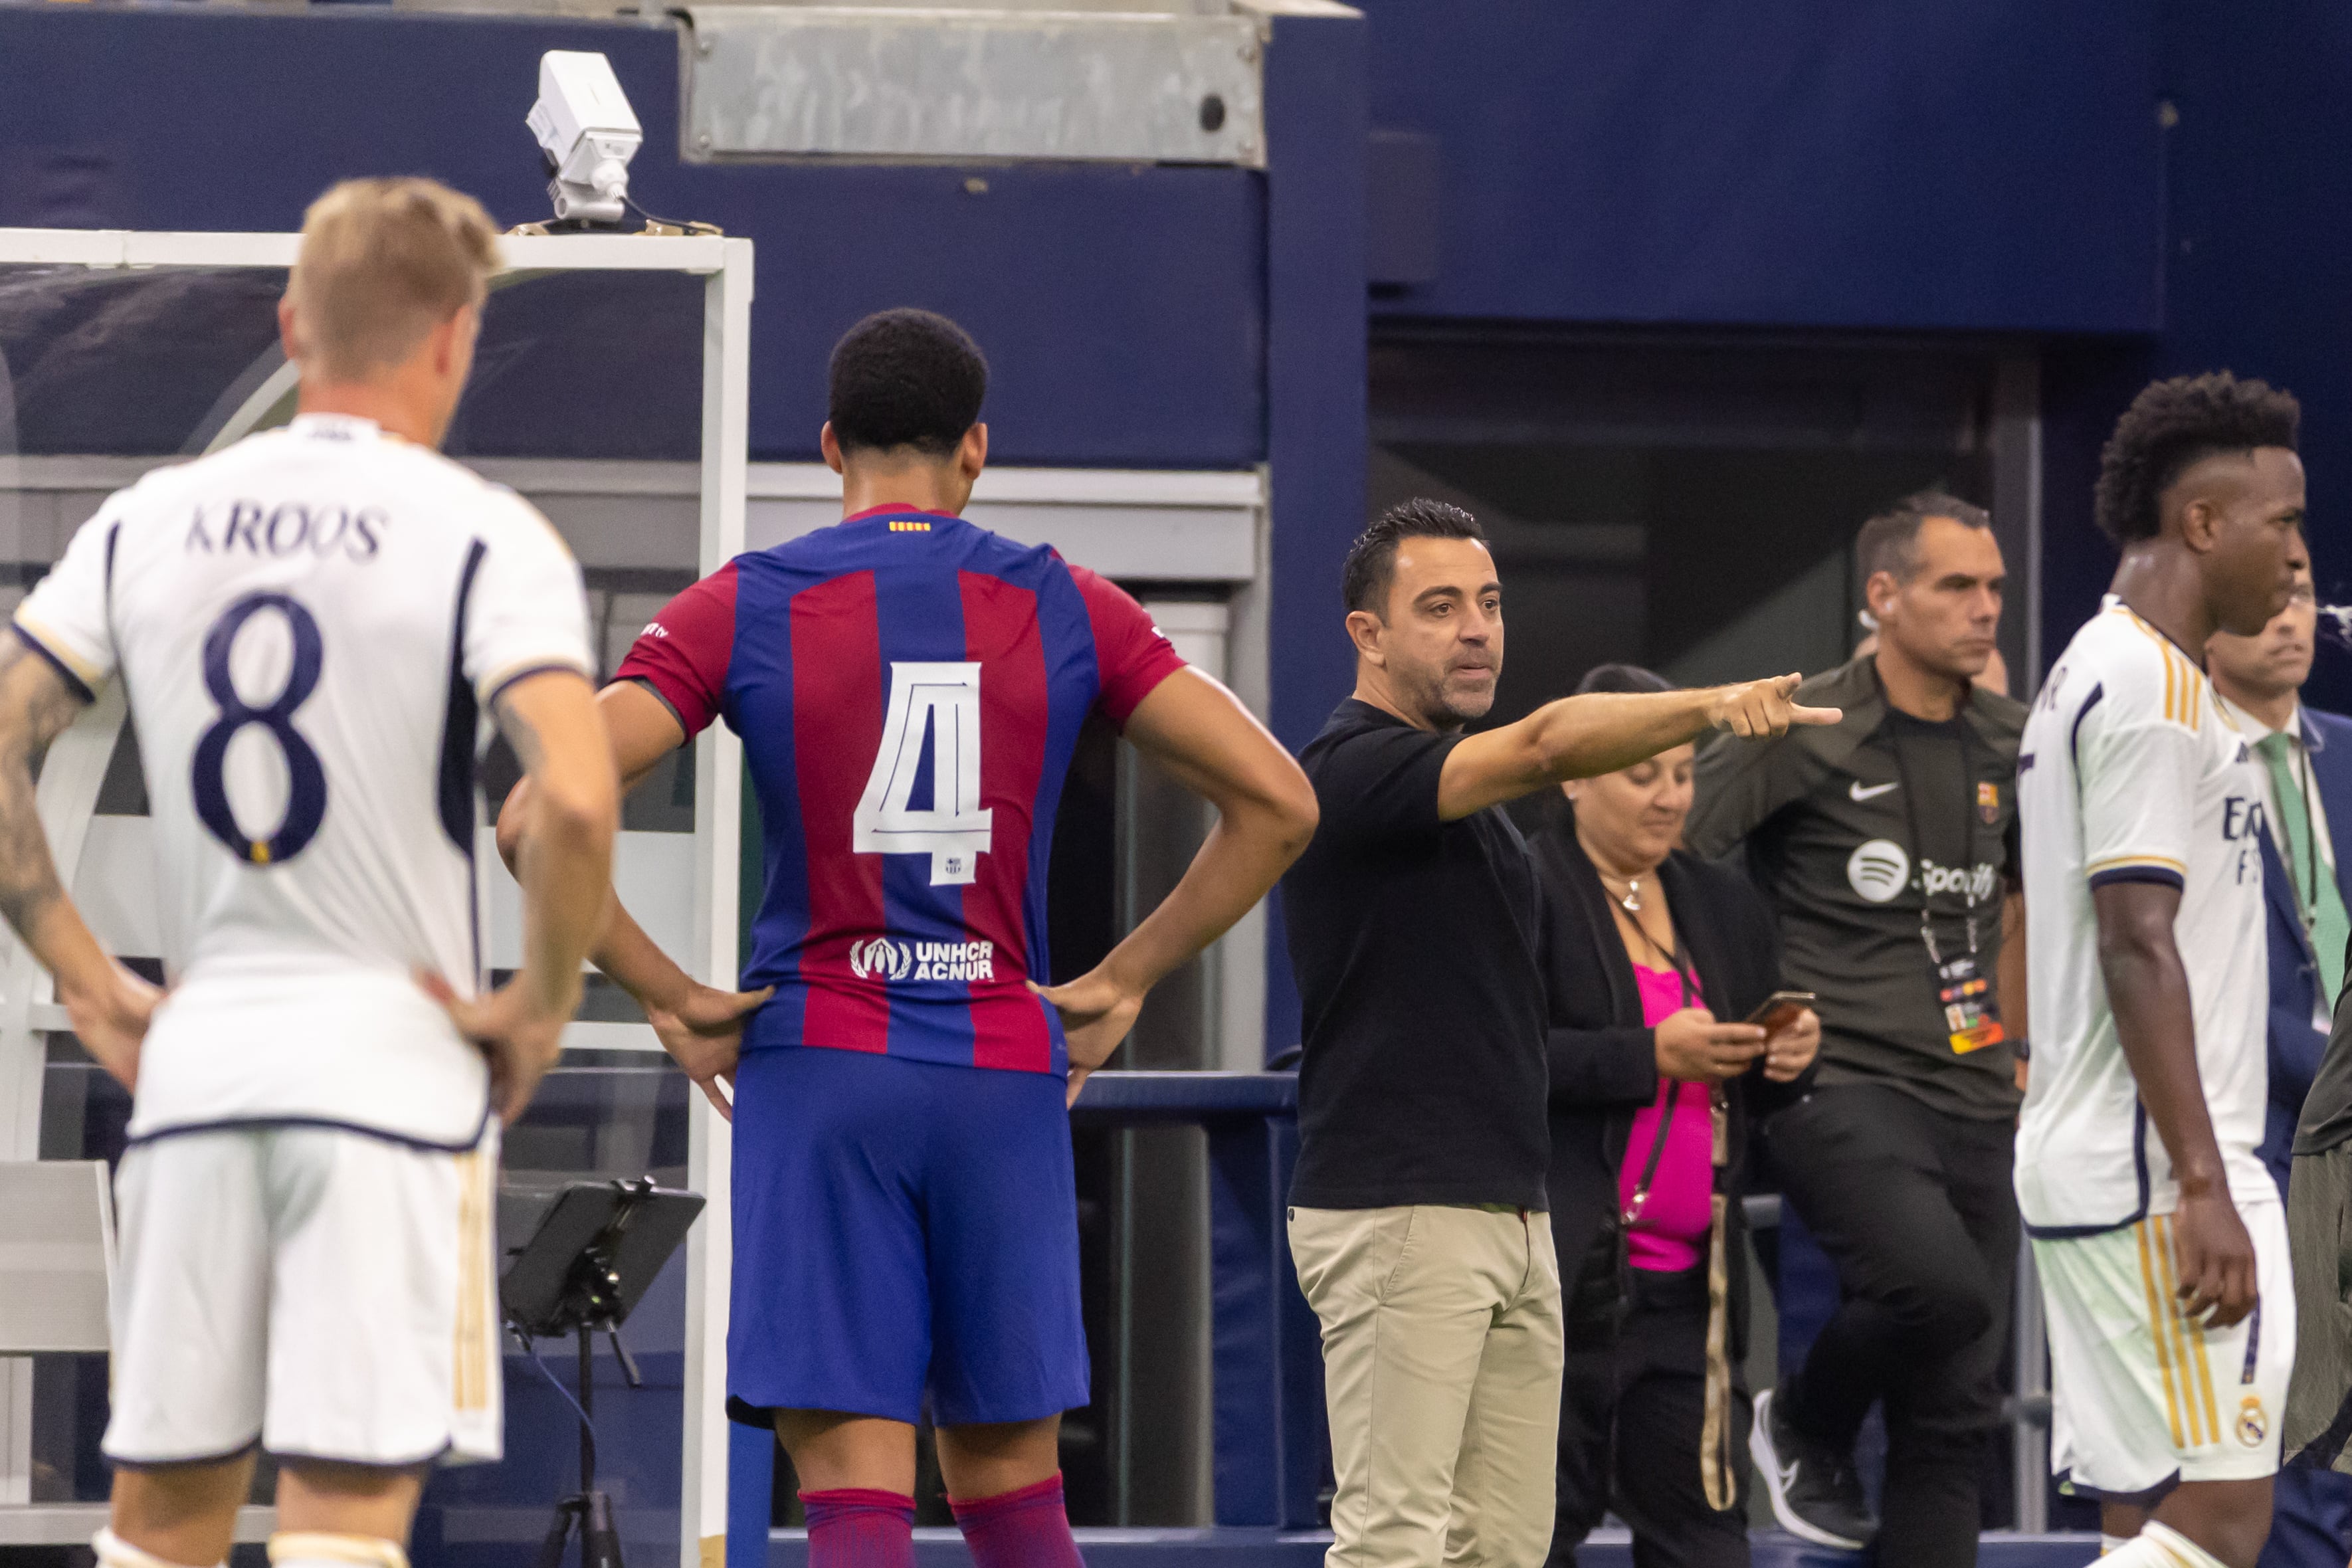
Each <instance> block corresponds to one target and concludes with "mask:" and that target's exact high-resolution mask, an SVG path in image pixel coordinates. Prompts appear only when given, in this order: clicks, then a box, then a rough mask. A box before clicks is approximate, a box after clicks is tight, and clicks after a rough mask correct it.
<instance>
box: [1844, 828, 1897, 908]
mask: <svg viewBox="0 0 2352 1568" xmlns="http://www.w3.org/2000/svg"><path fill="white" fill-rule="evenodd" d="M1845 879H1846V881H1847V882H1848V883H1849V884H1851V885H1852V887H1853V890H1854V891H1855V892H1856V893H1859V894H1860V895H1861V896H1862V897H1864V898H1865V899H1868V900H1870V901H1871V902H1872V903H1874V904H1883V903H1885V902H1886V901H1887V900H1890V899H1893V898H1894V897H1895V895H1897V894H1899V893H1900V892H1902V891H1903V887H1904V884H1905V883H1906V882H1908V881H1910V879H1911V856H1910V852H1909V851H1908V850H1906V849H1905V848H1904V847H1903V846H1901V845H1900V844H1897V843H1895V840H1893V839H1892V838H1874V839H1872V840H1871V841H1870V842H1869V843H1867V844H1864V845H1863V846H1862V847H1860V848H1858V849H1856V850H1855V851H1854V852H1853V854H1852V855H1849V856H1848V857H1846V862H1845Z"/></svg>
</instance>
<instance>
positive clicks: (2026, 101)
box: [1275, 0, 2352, 375]
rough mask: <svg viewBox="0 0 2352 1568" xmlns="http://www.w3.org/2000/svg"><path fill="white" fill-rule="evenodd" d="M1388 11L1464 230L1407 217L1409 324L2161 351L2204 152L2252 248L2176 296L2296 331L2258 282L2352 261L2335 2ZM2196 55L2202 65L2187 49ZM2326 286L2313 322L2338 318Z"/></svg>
mask: <svg viewBox="0 0 2352 1568" xmlns="http://www.w3.org/2000/svg"><path fill="white" fill-rule="evenodd" d="M1366 10H1367V13H1368V15H1369V16H1370V30H1371V46H1372V47H1371V79H1372V112H1373V119H1374V121H1375V122H1376V123H1378V124H1379V125H1381V126H1382V127H1383V128H1394V129H1396V130H1400V131H1411V132H1420V133H1423V134H1425V135H1427V136H1429V137H1431V138H1433V140H1434V141H1435V142H1436V143H1437V150H1438V155H1439V158H1440V160H1441V178H1440V181H1439V182H1438V196H1437V200H1436V202H1435V203H1434V204H1433V205H1434V207H1435V210H1433V211H1425V212H1423V213H1419V214H1410V213H1402V212H1401V213H1399V214H1398V215H1397V216H1398V217H1399V219H1400V220H1401V221H1406V222H1417V223H1419V224H1421V225H1423V226H1430V227H1433V228H1434V229H1435V231H1436V237H1437V238H1436V243H1437V247H1438V252H1439V255H1438V267H1437V275H1436V277H1435V278H1434V279H1432V280H1430V281H1429V282H1427V283H1425V284H1422V285H1418V286H1414V287H1409V288H1403V289H1395V290H1392V291H1391V292H1390V293H1388V294H1387V295H1386V296H1385V297H1384V298H1383V299H1382V300H1381V301H1380V302H1379V304H1378V307H1377V308H1378V309H1380V310H1382V311H1383V312H1384V313H1389V314H1393V315H1395V316H1400V317H1412V318H1421V319H1423V320H1426V319H1429V318H1439V319H1450V320H1452V321H1463V322H1465V323H1467V322H1476V323H1478V324H1480V325H1482V326H1483V325H1485V324H1486V323H1487V322H1491V321H1495V320H1497V319H1506V320H1515V321H1520V322H1528V321H1559V322H1572V323H1575V324H1576V325H1578V326H1587V325H1590V324H1592V323H1597V322H1740V323H1747V324H1753V325H1767V324H1769V325H1788V326H1798V325H1808V326H1828V327H1872V328H1878V327H1892V326H1896V325H1898V324H1899V325H1901V326H1903V327H1906V328H1946V329H1962V330H1973V331H1985V330H1996V331H1998V330H2014V331H2025V332H2068V331H2075V332H2082V331H2096V332H2115V331H2157V330H2158V329H2159V328H2161V327H2162V326H2163V325H2164V324H2165V314H2166V310H2167V308H2168V305H2169V304H2170V303H2171V300H2172V299H2174V298H2177V296H2175V295H2173V294H2172V293H2171V291H2170V290H2168V289H2167V287H2166V284H2165V281H2164V271H2165V251H2166V248H2167V246H2166V241H2167V239H2168V237H2187V236H2189V234H2190V232H2191V231H2189V230H2188V229H2186V228H2183V227H2179V226H2175V225H2168V222H2167V215H2166V205H2167V197H2168V195H2172V196H2173V197H2174V199H2175V200H2176V201H2177V200H2178V199H2179V198H2178V193H2179V189H2180V183H2181V177H2182V171H2183V168H2184V166H2185V165H2187V164H2188V161H2189V158H2190V157H2191V156H2192V153H2191V149H2193V148H2210V147H2215V146H2221V147H2225V148H2228V150H2229V153H2231V154H2232V155H2231V156H2229V157H2228V158H2227V160H2226V166H2225V167H2222V168H2220V169H2216V170H2214V171H2213V173H2214V174H2215V175H2216V177H2215V178H2214V179H2213V180H2212V182H2211V184H2210V186H2208V187H2206V194H2207V195H2208V197H2209V199H2210V201H2211V203H2212V206H2213V211H2214V215H2215V216H2216V217H2217V218H2219V219H2220V220H2221V221H2220V222H2219V223H2218V224H2216V225H2215V226H2213V227H2212V228H2210V229H2200V230H2198V231H2196V232H2195V238H2196V248H2195V254H2194V256H2193V258H2192V257H2191V256H2190V255H2189V247H2188V246H2186V245H2182V246H2179V247H2178V248H2179V252H2180V256H2179V258H2176V261H2175V268H2176V275H2177V274H2178V272H2179V271H2181V270H2187V269H2188V268H2189V267H2196V268H2200V269H2204V270H2206V271H2208V272H2209V273H2210V275H2211V276H2212V277H2213V278H2214V279H2215V280H2216V282H2217V283H2219V284H2221V286H2223V287H2226V288H2228V289H2230V297H2229V301H2228V310H2229V312H2230V314H2231V316H2232V317H2242V316H2244V315H2246V314H2247V313H2249V311H2262V310H2277V309H2278V308H2279V307H2278V306H2277V305H2276V304H2274V303H2272V302H2270V301H2263V302H2262V303H2259V304H2258V303H2255V302H2254V301H2252V300H2249V299H2248V297H2247V294H2248V289H2247V284H2248V283H2249V282H2250V281H2251V279H2252V278H2253V277H2256V276H2259V277H2261V278H2262V279H2263V283H2262V284H2260V285H2256V286H2255V287H2256V288H2258V289H2262V290H2263V291H2264V292H2267V291H2268V289H2269V288H2270V287H2271V286H2272V284H2273V280H2274V282H2275V285H2276V287H2278V288H2280V289H2285V290H2294V289H2299V288H2303V287H2305V282H2304V279H2303V278H2302V277H2301V276H2300V275H2302V274H2305V273H2307V272H2308V271H2309V270H2310V269H2308V268H2301V267H2298V266H2297V265H2296V258H2298V257H2299V256H2303V255H2307V254H2310V249H2309V247H2310V246H2311V244H2312V242H2313V241H2314V240H2315V239H2319V238H2320V237H2321V236H2322V235H2323V234H2324V235H2325V239H2324V240H2322V247H2323V248H2324V249H2326V250H2327V251H2328V252H2329V253H2333V254H2341V245H2340V242H2337V241H2338V237H2339V236H2340V235H2341V234H2342V232H2343V231H2344V228H2345V226H2346V222H2345V218H2344V217H2343V216H2342V214H2343V211H2344V203H2343V200H2342V195H2343V192H2344V190H2345V189H2346V187H2347V184H2352V177H2347V172H2346V171H2345V170H2344V169H2343V168H2342V167H2341V164H2342V163H2343V160H2341V159H2331V158H2330V157H2329V156H2328V150H2330V149H2333V148H2337V147H2341V146H2342V145H2343V144H2344V129H2345V126H2346V123H2347V121H2352V110H2347V105H2346V99H2347V94H2346V92H2345V91H2344V87H2345V79H2346V74H2347V68H2346V64H2345V62H2346V60H2347V54H2346V47H2347V42H2352V38H2347V26H2346V23H2345V13H2344V10H2343V7H2342V6H2341V5H2336V4H2333V3H2332V0H2297V3H2289V0H2277V3H2275V4H2273V5H2263V6H2257V7H2235V6H2210V5H2208V6H2200V5H2188V6H2165V5H2049V4H2047V3H2046V0H1906V4H1904V5H1896V6H1880V5H1869V4H1857V3H1856V0H1788V3H1786V4H1780V5H1762V6H1757V5H1655V4H1653V3H1651V0H1580V3H1579V4H1577V5H1548V4H1543V3H1541V0H1532V3H1531V0H1517V3H1513V4H1501V5H1478V6H1473V7H1465V6H1463V5H1460V4H1458V0H1381V3H1380V4H1378V5H1370V6H1368V7H1366ZM2257 13H2259V20H2257V16H2256V14H2257ZM2192 30H2195V31H2198V32H2201V33H2203V34H2204V35H2205V36H2204V37H2198V38H2196V39H2195V40H2194V44H2193V47H2182V46H2181V43H2180V42H2179V41H2178V40H2177V39H2175V38H2168V37H2166V36H2165V35H2166V34H2167V33H2171V34H2175V35H2179V34H2184V33H2189V32H2191V31H2192ZM2217 65H2218V66H2219V67H2220V68H2217ZM2159 98H2169V99H2173V100H2177V101H2178V102H2179V106H2180V108H2181V110H2183V112H2182V115H2181V119H2182V120H2183V121H2184V122H2185V123H2184V124H2183V125H2182V126H2181V127H2180V129H2179V131H2178V132H2173V133H2168V132H2165V131H2164V130H2163V129H2162V128H2161V127H2160V125H2159V123H2158V117H2157V115H2156V113H2155V112H2154V110H2153V106H2154V105H2155V103H2156V101H2157V100H2158V99H2159ZM2225 104H2226V105H2228V106H2229V107H2228V110H2227V111H2226V112H2220V113H2213V112H2210V110H2214V109H2219V108H2220V107H2221V106H2222V105H2225ZM2199 106H2204V107H2205V108H2207V109H2208V110H2209V112H2208V113H2207V114H2205V115H2203V116H2200V114H2199V113H2198V108H2199ZM2231 142H2236V143H2237V145H2236V146H2231ZM1275 145H1276V146H1277V147H1278V146H1279V145H1280V141H1279V138H1278V137H1277V138H1276V142H1275ZM2256 170H2260V171H2262V174H2263V178H2262V188H2263V190H2265V191H2272V192H2277V193H2281V195H2282V197H2283V199H2280V200H2277V201H2272V202H2257V203H2253V204H2251V205H2252V207H2253V209H2254V210H2252V212H2250V213H2247V214H2245V215H2244V216H2245V220H2246V221H2247V223H2248V226H2252V228H2253V229H2254V230H2255V232H2256V233H2257V234H2261V235H2263V236H2264V237H2273V236H2274V237H2276V238H2277V239H2279V240H2283V241H2285V242H2286V243H2284V244H2280V245H2278V246H2277V247H2276V248H2275V249H2274V250H2273V252H2272V253H2271V254H2269V255H2264V256H2262V257H2261V258H2260V260H2261V263H2262V264H2263V266H2262V270H2261V271H2260V272H2259V273H2257V272H2256V271H2255V268H2254V267H2253V266H2252V265H2249V264H2247V263H2246V262H2244V261H2242V260H2240V259H2239V258H2238V253H2239V251H2240V250H2241V247H2242V244H2243V241H2242V238H2241V237H2240V226H2241V224H2240V220H2239V218H2238V216H2237V215H2238V212H2239V209H2240V208H2241V207H2242V206H2245V205H2248V204H2246V203H2245V200H2244V195H2243V191H2244V186H2243V184H2242V182H2243V181H2245V180H2246V179H2247V178H2249V177H2250V176H2251V175H2252V173H2253V171H2256ZM2289 170H2293V171H2294V173H2293V174H2289V173H2288V171H2289ZM2305 170H2309V171H2311V175H2309V176H2305ZM2199 172H2200V173H2201V172H2202V171H2201V170H2200V171H2199ZM2298 176H2300V177H2298ZM2289 192H2293V193H2294V195H2292V196H2287V195H2285V193H2289ZM2313 198H2317V199H2316V200H2314V199H2313ZM1927 234H1933V235H1935V236H1937V239H1936V241H1935V242H1934V243H1932V244H1927V245H1923V244H1921V243H1919V237H1921V236H1923V235H1927ZM2225 237H2226V238H2225ZM2330 242H2337V243H2330ZM2209 251H2210V252H2211V253H2214V254H2215V258H2214V259H2210V260H2209V259H2208V256H2209ZM2308 287H2309V288H2310V289H2312V291H2313V297H2314V304H2315V306H2316V310H2315V312H2314V313H2313V314H2312V315H2310V316H2308V317H2306V318H2305V319H2326V311H2327V310H2329V308H2330V307H2329V306H2328V305H2327V304H2326V303H2324V302H2321V300H2322V293H2321V290H2322V287H2323V286H2321V285H2319V284H2318V282H2317V280H2316V279H2311V280H2310V282H2309V285H2308ZM2298 303H2300V301H2298ZM2281 319H2282V320H2291V319H2294V317H2291V316H2282V317H2281ZM2303 335H2304V336H2305V338H2306V339H2316V340H2324V342H2323V341H2313V342H2310V343H2309V348H2308V351H2307V352H2308V353H2310V354H2311V355H2312V356H2313V357H2321V356H2326V355H2329V354H2333V355H2334V357H2336V359H2338V360H2339V361H2340V360H2343V359H2344V358H2345V357H2346V356H2345V354H2344V353H2343V348H2342V342H2343V340H2342V337H2341V336H2340V333H2339V332H2336V331H2329V332H2326V333H2309V332H2306V333H2305V334H2303ZM2215 363H2229V362H2228V361H2226V360H2222V361H2217V362H2215ZM2200 368H2201V367H2200ZM2240 368H2241V369H2242V370H2243V369H2245V368H2246V367H2245V366H2244V365H2242V364H2241V365H2240ZM2337 374H2339V375H2341V374H2343V373H2342V372H2338V373H2337Z"/></svg>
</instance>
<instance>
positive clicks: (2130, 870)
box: [2074, 641, 2209, 888]
mask: <svg viewBox="0 0 2352 1568" xmlns="http://www.w3.org/2000/svg"><path fill="white" fill-rule="evenodd" d="M2116 651H2117V652H2118V653H2119V654H2120V655H2121V657H2118V658H2110V659H2106V660H2104V661H2102V662H2104V663H2105V664H2106V665H2107V667H2108V668H2106V669H2105V671H2104V672H2103V673H2102V675H2101V678H2100V683H2099V685H2100V694H2099V697H2098V699H2097V700H2096V702H2095V704H2094V705H2093V706H2092V707H2091V708H2090V710H2089V711H2087V712H2085V713H2084V714H2083V716H2082V719H2081V721H2080V725H2079V730H2078V732H2077V734H2076V737H2075V764H2074V766H2075V776H2076V780H2077V782H2078V784H2079V785H2080V787H2081V790H2082V812H2083V870H2084V875H2085V876H2086V877H2087V878H2088V879H2089V880H2090V884H2091V886H2093V887H2098V886H2100V885H2102V884H2103V883H2106V882H2125V881H2139V882H2162V883H2165V884H2168V886H2171V887H2175V888H2179V887H2181V886H2183V885H2184V883H2185V881H2186V879H2187V876H2188V869H2189V849H2190V845H2191V842H2192V840H2193V837H2194V835H2195V831H2196V826H2197V820H2198V818H2197V797H2198V781H2199V779H2200V777H2201V776H2202V774H2203V772H2204V757H2205V747H2204V744H2203V742H2201V741H2200V739H2199V738H2198V730H2197V726H2198V723H2199V721H2200V719H2201V717H2202V714H2201V711H2200V710H2202V708H2203V707H2204V705H2205V703H2206V702H2207V700H2209V699H2208V698H2207V697H2206V695H2205V692H2204V682H2203V679H2202V677H2200V675H2199V674H2198V672H2197V671H2196V670H2195V669H2194V668H2192V667H2191V666H2190V665H2189V661H2188V659H2187V658H2185V657H2184V656H2183V655H2182V654H2180V653H2179V650H2177V649H2175V648H2173V647H2170V646H2169V645H2167V644H2163V643H2160V642H2155V641H2150V642H2148V643H2147V646H2146V647H2137V646H2129V645H2126V647H2122V648H2119V649H2117V650H2116Z"/></svg>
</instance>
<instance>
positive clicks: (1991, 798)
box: [1977, 783, 2000, 827]
mask: <svg viewBox="0 0 2352 1568" xmlns="http://www.w3.org/2000/svg"><path fill="white" fill-rule="evenodd" d="M1977 815H1978V816H1979V817H1982V818H1983V819H1984V825H1985V826H1987V827H1990V826H1992V825H1993V824H1994V823H1996V822H1999V821H2000V785H1999V784H1991V783H1986V784H1979V785H1977Z"/></svg>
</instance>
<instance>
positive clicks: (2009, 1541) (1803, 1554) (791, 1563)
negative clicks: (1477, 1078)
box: [728, 1528, 2099, 1568]
mask: <svg viewBox="0 0 2352 1568" xmlns="http://www.w3.org/2000/svg"><path fill="white" fill-rule="evenodd" d="M1076 1535H1077V1538H1078V1551H1079V1552H1080V1554H1081V1555H1083V1556H1084V1557H1085V1558H1086V1560H1087V1568H1318V1564H1320V1563H1322V1561H1323V1553H1324V1552H1326V1551H1327V1550H1328V1548H1329V1547H1330V1544H1331V1537H1330V1535H1329V1533H1328V1531H1311V1532H1310V1531H1272V1530H1238V1529H1228V1528H1219V1529H1214V1530H1081V1531H1076ZM1751 1539H1752V1541H1753V1542H1754V1547H1753V1550H1754V1554H1755V1555H1754V1568H1859V1565H1860V1563H1862V1559H1861V1558H1860V1557H1858V1556H1856V1555H1855V1554H1853V1553H1852V1552H1823V1551H1822V1550H1821V1549H1820V1548H1819V1547H1813V1546H1807V1545H1806V1544H1805V1543H1804V1542H1801V1541H1798V1540H1796V1539H1795V1538H1794V1537H1792V1536H1788V1535H1782V1534H1780V1533H1779V1532H1778V1531H1769V1532H1761V1533H1759V1534H1757V1535H1755V1536H1754V1537H1752V1538H1751ZM2098 1551H2099V1538H2098V1537H2097V1536H2095V1535H2007V1534H1993V1535H1987V1536H1986V1537H1984V1539H1983V1542H1982V1544H1981V1545H1980V1546H1979V1548H1978V1552H1977V1563H1978V1568H2083V1565H2084V1563H2089V1562H2090V1561H2091V1560H2092V1559H2093V1558H2094V1557H2095V1556H2097V1555H2098ZM1576 1561H1577V1568H1632V1563H1633V1549H1632V1547H1631V1546H1630V1545H1629V1544H1628V1543H1627V1542H1626V1539H1625V1532H1624V1531H1622V1530H1606V1531H1599V1532H1597V1533H1596V1534H1595V1535H1594V1537H1593V1538H1592V1539H1591V1541H1589V1542H1586V1543H1585V1544H1584V1545H1583V1546H1581V1547H1580V1548H1578V1550H1577V1553H1576ZM915 1562H916V1563H917V1565H918V1568H971V1552H968V1551H966V1550H965V1548H964V1544H963V1538H962V1537H961V1536H960V1535H958V1534H957V1533H956V1532H955V1531H952V1530H919V1531H915ZM807 1563H808V1536H807V1534H806V1532H805V1531H797V1530H779V1531H775V1532H774V1533H773V1534H772V1536H771V1537H770V1538H769V1542H768V1557H767V1563H766V1565H765V1568H806V1565H807ZM728 1568H746V1565H745V1564H743V1563H737V1562H735V1561H734V1559H733V1558H731V1557H730V1559H729V1565H728ZM1889 1568H1892V1565H1889Z"/></svg>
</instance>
